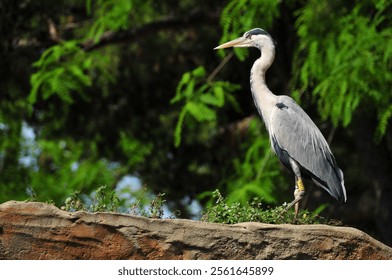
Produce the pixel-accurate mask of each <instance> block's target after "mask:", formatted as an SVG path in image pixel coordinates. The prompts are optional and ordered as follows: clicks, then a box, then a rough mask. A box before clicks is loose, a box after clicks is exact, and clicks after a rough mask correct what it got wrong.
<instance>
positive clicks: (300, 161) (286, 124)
mask: <svg viewBox="0 0 392 280" xmlns="http://www.w3.org/2000/svg"><path fill="white" fill-rule="evenodd" d="M229 47H239V48H247V47H255V48H258V49H259V50H260V52H261V56H260V58H258V59H257V60H256V61H255V62H254V64H253V66H252V69H251V71H250V86H251V92H252V95H253V100H254V102H255V105H256V108H257V110H258V112H259V114H260V115H261V117H262V119H263V121H264V123H265V126H266V128H267V131H268V134H269V138H270V142H271V146H272V149H273V151H274V152H275V153H276V155H277V156H278V157H279V159H280V161H281V162H282V163H283V165H284V166H286V167H287V168H288V169H289V170H290V171H292V172H293V173H294V175H295V190H294V200H293V201H292V202H291V203H290V204H289V205H288V206H287V207H286V210H287V209H289V208H291V207H292V206H293V205H295V216H296V217H297V216H298V211H299V202H300V200H301V199H302V198H303V196H304V195H305V186H304V183H303V180H302V179H303V178H311V179H312V180H313V182H314V183H315V184H316V185H317V186H319V187H321V188H323V189H324V190H326V191H327V192H328V193H329V194H330V195H331V196H332V197H334V198H335V199H337V200H338V201H340V202H345V201H346V200H347V195H346V189H345V186H344V179H343V172H342V170H341V169H340V168H339V167H338V165H337V163H336V160H335V157H334V155H333V154H332V152H331V149H330V148H329V145H328V143H327V141H326V140H325V138H324V136H323V135H322V133H321V132H320V130H319V129H318V127H317V126H316V125H315V124H314V122H313V121H312V119H311V118H310V117H309V116H308V115H307V114H306V113H305V111H304V110H303V109H302V108H301V107H300V106H299V105H298V104H297V103H296V102H295V101H294V99H292V98H291V97H289V96H286V95H275V94H273V93H272V92H271V91H270V90H269V88H268V87H267V84H266V81H265V73H266V71H267V70H268V68H269V67H270V66H271V64H272V63H273V61H274V58H275V44H274V41H273V40H272V38H271V36H270V35H269V34H268V33H267V32H266V31H264V30H263V29H261V28H255V29H252V30H249V31H247V32H245V34H244V35H243V36H242V37H240V38H237V39H235V40H232V41H229V42H227V43H224V44H222V45H220V46H218V47H216V48H215V49H223V48H229Z"/></svg>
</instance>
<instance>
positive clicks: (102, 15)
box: [86, 0, 138, 42]
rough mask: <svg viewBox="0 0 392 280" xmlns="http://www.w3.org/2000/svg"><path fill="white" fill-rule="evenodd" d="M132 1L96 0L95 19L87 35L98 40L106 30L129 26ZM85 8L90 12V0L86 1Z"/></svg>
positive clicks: (116, 29) (95, 40)
mask: <svg viewBox="0 0 392 280" xmlns="http://www.w3.org/2000/svg"><path fill="white" fill-rule="evenodd" d="M134 2H138V1H131V0H116V1H107V0H98V1H97V3H96V5H97V7H98V8H97V9H96V10H95V17H96V20H95V21H94V24H93V25H92V26H91V29H90V30H89V32H88V34H87V37H88V38H92V39H93V41H94V42H98V41H99V40H100V38H101V36H102V35H103V34H104V33H105V32H107V31H118V30H121V29H126V28H129V27H130V19H129V18H130V13H131V11H132V8H133V5H134V4H135V3H134ZM86 7H87V10H88V11H90V12H91V2H90V3H88V2H87V5H86Z"/></svg>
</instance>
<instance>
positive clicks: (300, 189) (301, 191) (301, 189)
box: [281, 177, 305, 219]
mask: <svg viewBox="0 0 392 280" xmlns="http://www.w3.org/2000/svg"><path fill="white" fill-rule="evenodd" d="M304 196H305V186H304V182H303V181H302V179H301V178H300V177H299V178H298V180H297V182H296V185H295V190H294V200H293V201H292V202H291V203H290V204H289V205H287V206H286V208H285V209H284V210H283V212H282V213H281V215H283V214H284V213H285V212H286V211H287V210H289V209H290V208H291V207H293V206H295V219H297V217H298V212H299V203H300V200H301V199H302V198H303V197H304Z"/></svg>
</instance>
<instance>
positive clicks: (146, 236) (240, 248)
mask: <svg viewBox="0 0 392 280" xmlns="http://www.w3.org/2000/svg"><path fill="white" fill-rule="evenodd" d="M0 259H25V260H32V259H51V260H53V259H67V260H68V259H83V260H85V259H89V260H90V259H149V260H153V259H154V260H156V259H249V260H250V259H328V260H331V259H332V260H335V259H350V260H353V259H392V248H390V247H388V246H386V245H384V244H382V243H381V242H379V241H377V240H375V239H373V238H372V237H370V236H369V235H367V234H366V233H364V232H362V231H360V230H357V229H355V228H349V227H333V226H326V225H305V226H304V225H270V224H261V223H241V224H236V225H222V224H214V223H204V222H198V221H191V220H181V219H162V220H158V219H147V218H143V217H136V216H132V215H125V214H117V213H94V214H92V213H86V212H75V213H69V212H65V211H62V210H60V209H58V208H56V207H55V206H53V205H48V204H45V203H38V202H16V201H9V202H6V203H3V204H1V205H0Z"/></svg>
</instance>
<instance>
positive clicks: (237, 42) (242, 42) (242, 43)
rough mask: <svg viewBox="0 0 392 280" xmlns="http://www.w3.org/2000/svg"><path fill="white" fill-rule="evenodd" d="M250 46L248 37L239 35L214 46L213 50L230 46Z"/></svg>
mask: <svg viewBox="0 0 392 280" xmlns="http://www.w3.org/2000/svg"><path fill="white" fill-rule="evenodd" d="M249 46H250V39H248V38H245V37H239V38H237V39H234V40H232V41H229V42H227V43H224V44H222V45H219V46H217V47H216V48H214V50H217V49H226V48H230V47H237V48H246V47H249Z"/></svg>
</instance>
